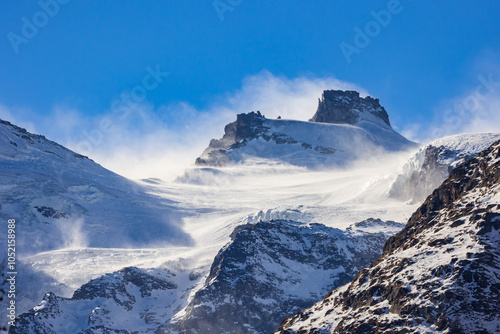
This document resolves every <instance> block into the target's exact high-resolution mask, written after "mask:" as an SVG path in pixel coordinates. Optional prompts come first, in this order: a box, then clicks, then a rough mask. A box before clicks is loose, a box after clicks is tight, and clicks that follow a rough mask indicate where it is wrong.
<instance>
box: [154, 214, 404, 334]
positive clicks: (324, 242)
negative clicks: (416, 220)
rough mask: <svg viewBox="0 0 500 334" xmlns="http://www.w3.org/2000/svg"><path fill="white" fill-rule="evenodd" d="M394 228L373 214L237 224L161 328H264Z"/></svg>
mask: <svg viewBox="0 0 500 334" xmlns="http://www.w3.org/2000/svg"><path fill="white" fill-rule="evenodd" d="M401 228H402V225H401V224H397V223H394V222H382V221H380V220H375V219H369V220H367V221H365V222H361V223H357V224H355V225H354V226H352V227H351V228H350V229H348V230H347V231H341V230H338V229H335V228H329V227H326V226H324V225H321V224H309V225H307V224H301V223H296V222H293V221H287V220H276V221H261V222H258V223H256V224H246V225H242V226H239V227H237V228H236V229H235V230H234V232H233V234H232V235H231V239H232V241H231V242H230V243H229V244H227V245H226V246H225V247H224V248H223V249H222V250H221V251H220V252H219V254H218V255H217V256H216V258H215V260H214V262H213V264H212V268H211V270H210V274H209V276H208V277H207V279H206V282H205V285H204V286H203V287H202V288H201V289H200V290H199V291H197V292H196V294H195V295H194V297H193V298H192V299H191V301H190V303H189V305H188V306H187V308H186V309H185V310H184V311H183V312H181V313H180V314H179V315H177V316H176V317H175V318H174V319H173V321H172V322H171V323H169V324H168V325H166V326H165V328H164V329H165V330H166V332H169V333H170V332H172V333H173V332H179V333H217V334H223V333H269V332H270V331H271V330H273V329H274V328H276V327H277V326H278V325H279V323H280V322H281V321H282V320H283V319H284V318H285V317H286V316H288V315H290V314H294V313H296V312H298V311H299V310H301V309H303V308H305V307H309V306H311V305H312V304H313V303H314V302H315V301H317V300H318V299H320V298H321V297H322V296H324V294H326V292H328V291H329V290H330V289H332V288H334V287H337V286H339V285H342V284H344V283H346V282H348V281H350V280H351V279H352V278H353V277H354V275H355V274H356V273H357V271H358V270H359V269H361V268H363V267H365V266H367V265H368V264H370V263H371V261H373V260H374V259H375V258H377V256H378V255H380V254H381V250H382V248H381V247H382V245H383V243H384V242H385V240H386V239H387V237H388V236H389V235H392V234H394V233H396V232H397V231H399V230H400V229H401ZM365 229H372V230H371V231H373V233H368V232H366V230H365ZM380 229H383V232H379V230H380ZM375 231H377V232H375Z"/></svg>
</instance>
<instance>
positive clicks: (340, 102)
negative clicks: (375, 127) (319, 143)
mask: <svg viewBox="0 0 500 334" xmlns="http://www.w3.org/2000/svg"><path fill="white" fill-rule="evenodd" d="M363 120H365V121H371V122H375V123H377V124H379V125H382V126H384V127H391V123H390V122H389V115H388V114H387V112H386V111H385V109H384V107H382V106H381V105H380V102H379V99H376V98H373V97H371V96H367V97H360V96H359V92H356V91H352V90H345V91H344V90H325V91H323V94H322V96H321V98H320V99H319V100H318V109H317V111H316V113H315V114H314V116H313V117H312V118H311V119H310V120H309V121H310V122H318V123H333V124H351V125H354V124H357V123H358V122H360V121H363Z"/></svg>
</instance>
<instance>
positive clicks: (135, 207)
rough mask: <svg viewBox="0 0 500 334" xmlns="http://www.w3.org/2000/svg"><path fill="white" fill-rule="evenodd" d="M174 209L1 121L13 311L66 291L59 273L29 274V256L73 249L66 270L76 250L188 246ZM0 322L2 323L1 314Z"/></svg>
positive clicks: (1, 211) (44, 269)
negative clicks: (11, 233) (12, 252)
mask: <svg viewBox="0 0 500 334" xmlns="http://www.w3.org/2000/svg"><path fill="white" fill-rule="evenodd" d="M173 204H174V203H173V202H172V201H169V200H168V199H165V198H160V197H157V196H153V195H150V194H148V193H147V188H146V187H145V186H143V185H139V184H138V183H136V182H132V181H130V180H127V179H126V178H124V177H121V176H119V175H117V174H115V173H112V172H111V171H109V170H106V169H105V168H103V167H101V166H100V165H98V164H96V163H95V162H93V161H92V160H90V159H88V158H86V157H84V156H82V155H79V154H77V153H75V152H72V151H70V150H68V149H66V148H64V147H62V146H60V145H58V144H56V143H54V142H52V141H50V140H47V139H46V138H45V137H43V136H39V135H34V134H31V133H28V132H27V131H26V130H24V129H22V128H19V127H17V126H15V125H12V124H10V123H9V122H6V121H2V120H0V219H1V220H2V221H7V220H8V219H15V220H16V222H17V224H16V246H17V248H16V249H17V259H18V261H17V266H18V270H19V272H20V273H21V272H22V275H19V277H18V278H17V285H18V287H19V289H20V290H19V293H18V295H17V297H16V298H17V310H18V312H23V311H26V310H27V309H29V308H31V307H33V305H35V304H37V303H38V302H39V301H40V298H41V297H42V296H43V295H44V293H45V292H48V291H54V290H55V291H57V292H58V293H65V292H71V288H70V287H68V277H67V276H66V274H62V273H61V269H62V268H59V267H57V266H56V267H50V266H49V265H44V264H43V263H40V264H39V265H38V266H36V267H34V266H33V265H32V264H26V262H25V259H26V258H27V257H28V256H32V255H36V254H40V252H44V251H53V250H58V249H63V248H64V249H68V248H69V249H74V250H75V251H74V253H73V254H71V255H68V256H69V258H68V261H69V263H68V264H67V266H69V268H71V266H73V265H76V257H75V254H76V253H77V251H78V249H81V248H85V247H100V248H111V247H115V248H127V247H152V246H167V245H177V246H188V245H191V243H192V240H191V238H190V237H189V236H188V235H187V234H186V233H185V232H184V231H183V230H182V229H181V226H180V217H179V216H178V215H177V214H176V213H174V212H173V211H172V208H171V206H172V205H173ZM0 244H1V245H2V250H1V251H0V261H2V260H3V259H4V258H5V252H6V251H7V247H6V246H5V247H3V245H6V244H7V233H6V232H5V233H0ZM46 258H51V256H47V257H46ZM72 258H74V259H75V260H74V261H71V259H72ZM78 258H80V256H78ZM67 268H68V267H67ZM69 268H68V269H66V271H65V272H71V269H69ZM82 269H83V270H82V272H75V273H74V274H73V275H74V276H76V277H78V276H79V277H81V278H84V279H85V277H88V276H87V275H89V273H90V275H92V273H93V270H94V269H95V268H94V267H92V266H91V267H87V268H82ZM100 270H101V269H100ZM108 270H109V268H108ZM62 271H64V270H62ZM1 283H2V285H3V284H5V282H1ZM82 283H84V282H79V285H81V284H82ZM0 316H1V319H2V320H1V322H0V324H3V323H4V321H5V319H7V318H6V317H5V308H1V310H0Z"/></svg>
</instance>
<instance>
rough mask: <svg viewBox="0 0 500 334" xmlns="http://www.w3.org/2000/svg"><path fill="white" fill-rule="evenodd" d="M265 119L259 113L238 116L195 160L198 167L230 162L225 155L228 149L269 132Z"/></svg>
mask: <svg viewBox="0 0 500 334" xmlns="http://www.w3.org/2000/svg"><path fill="white" fill-rule="evenodd" d="M265 119H266V118H265V117H264V116H262V114H261V113H260V111H257V112H253V111H252V112H250V113H248V114H238V115H237V116H236V121H234V122H232V123H229V124H227V125H226V126H225V127H224V135H223V136H222V138H221V139H212V140H211V141H210V144H209V145H208V148H207V149H205V151H204V152H203V153H202V155H201V156H200V157H199V158H197V159H196V162H195V163H196V165H198V166H207V165H208V166H224V165H226V164H227V163H228V162H230V161H231V160H230V158H229V157H228V156H227V155H226V154H225V152H226V151H227V150H229V149H235V148H238V147H241V146H243V145H245V142H246V141H247V140H252V139H255V138H257V137H258V136H259V135H261V134H263V133H266V132H268V131H269V128H268V127H264V126H263V123H264V120H265Z"/></svg>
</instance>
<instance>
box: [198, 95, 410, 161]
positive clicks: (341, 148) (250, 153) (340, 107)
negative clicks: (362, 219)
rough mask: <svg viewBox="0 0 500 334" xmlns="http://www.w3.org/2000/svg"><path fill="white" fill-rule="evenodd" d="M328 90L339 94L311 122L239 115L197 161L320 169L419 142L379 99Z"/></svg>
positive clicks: (400, 149) (324, 104)
mask: <svg viewBox="0 0 500 334" xmlns="http://www.w3.org/2000/svg"><path fill="white" fill-rule="evenodd" d="M327 92H335V93H336V94H338V95H339V96H336V100H335V103H334V102H331V101H329V100H328V101H326V102H325V101H323V103H322V102H321V101H320V105H319V107H318V111H317V112H316V115H315V116H314V117H313V119H312V121H311V122H302V121H294V120H282V119H267V118H265V117H264V116H263V115H262V114H261V113H260V112H256V113H255V112H251V113H248V114H239V115H238V116H237V119H236V121H235V122H233V123H230V124H228V125H226V127H225V129H224V136H223V137H222V138H221V139H218V140H216V139H213V140H212V141H211V142H210V145H209V147H208V148H207V149H206V150H205V151H204V152H203V154H202V155H201V156H200V157H199V158H198V159H197V160H196V163H197V164H198V165H202V166H224V165H227V164H231V163H248V161H252V160H253V159H256V158H257V159H268V160H276V161H279V162H284V163H288V164H291V165H296V166H306V167H308V168H314V169H319V168H321V167H331V166H345V165H348V164H350V163H352V162H354V161H357V160H360V159H366V158H369V157H372V156H374V155H377V154H379V155H381V154H384V153H387V152H397V151H405V150H409V149H412V148H416V144H415V143H413V142H411V141H409V140H407V139H406V138H404V137H403V136H401V135H400V134H399V133H397V132H396V131H395V130H394V129H392V127H391V126H390V123H389V118H388V115H387V113H386V112H385V109H383V108H382V107H380V105H379V104H378V100H376V99H373V98H370V97H367V98H365V99H363V98H360V97H359V93H357V92H350V91H346V92H344V91H325V93H327ZM325 93H324V94H325ZM353 94H354V95H356V94H357V99H355V97H356V96H352V95H353ZM354 100H356V101H354ZM330 102H331V103H330ZM330 116H331V117H330Z"/></svg>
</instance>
